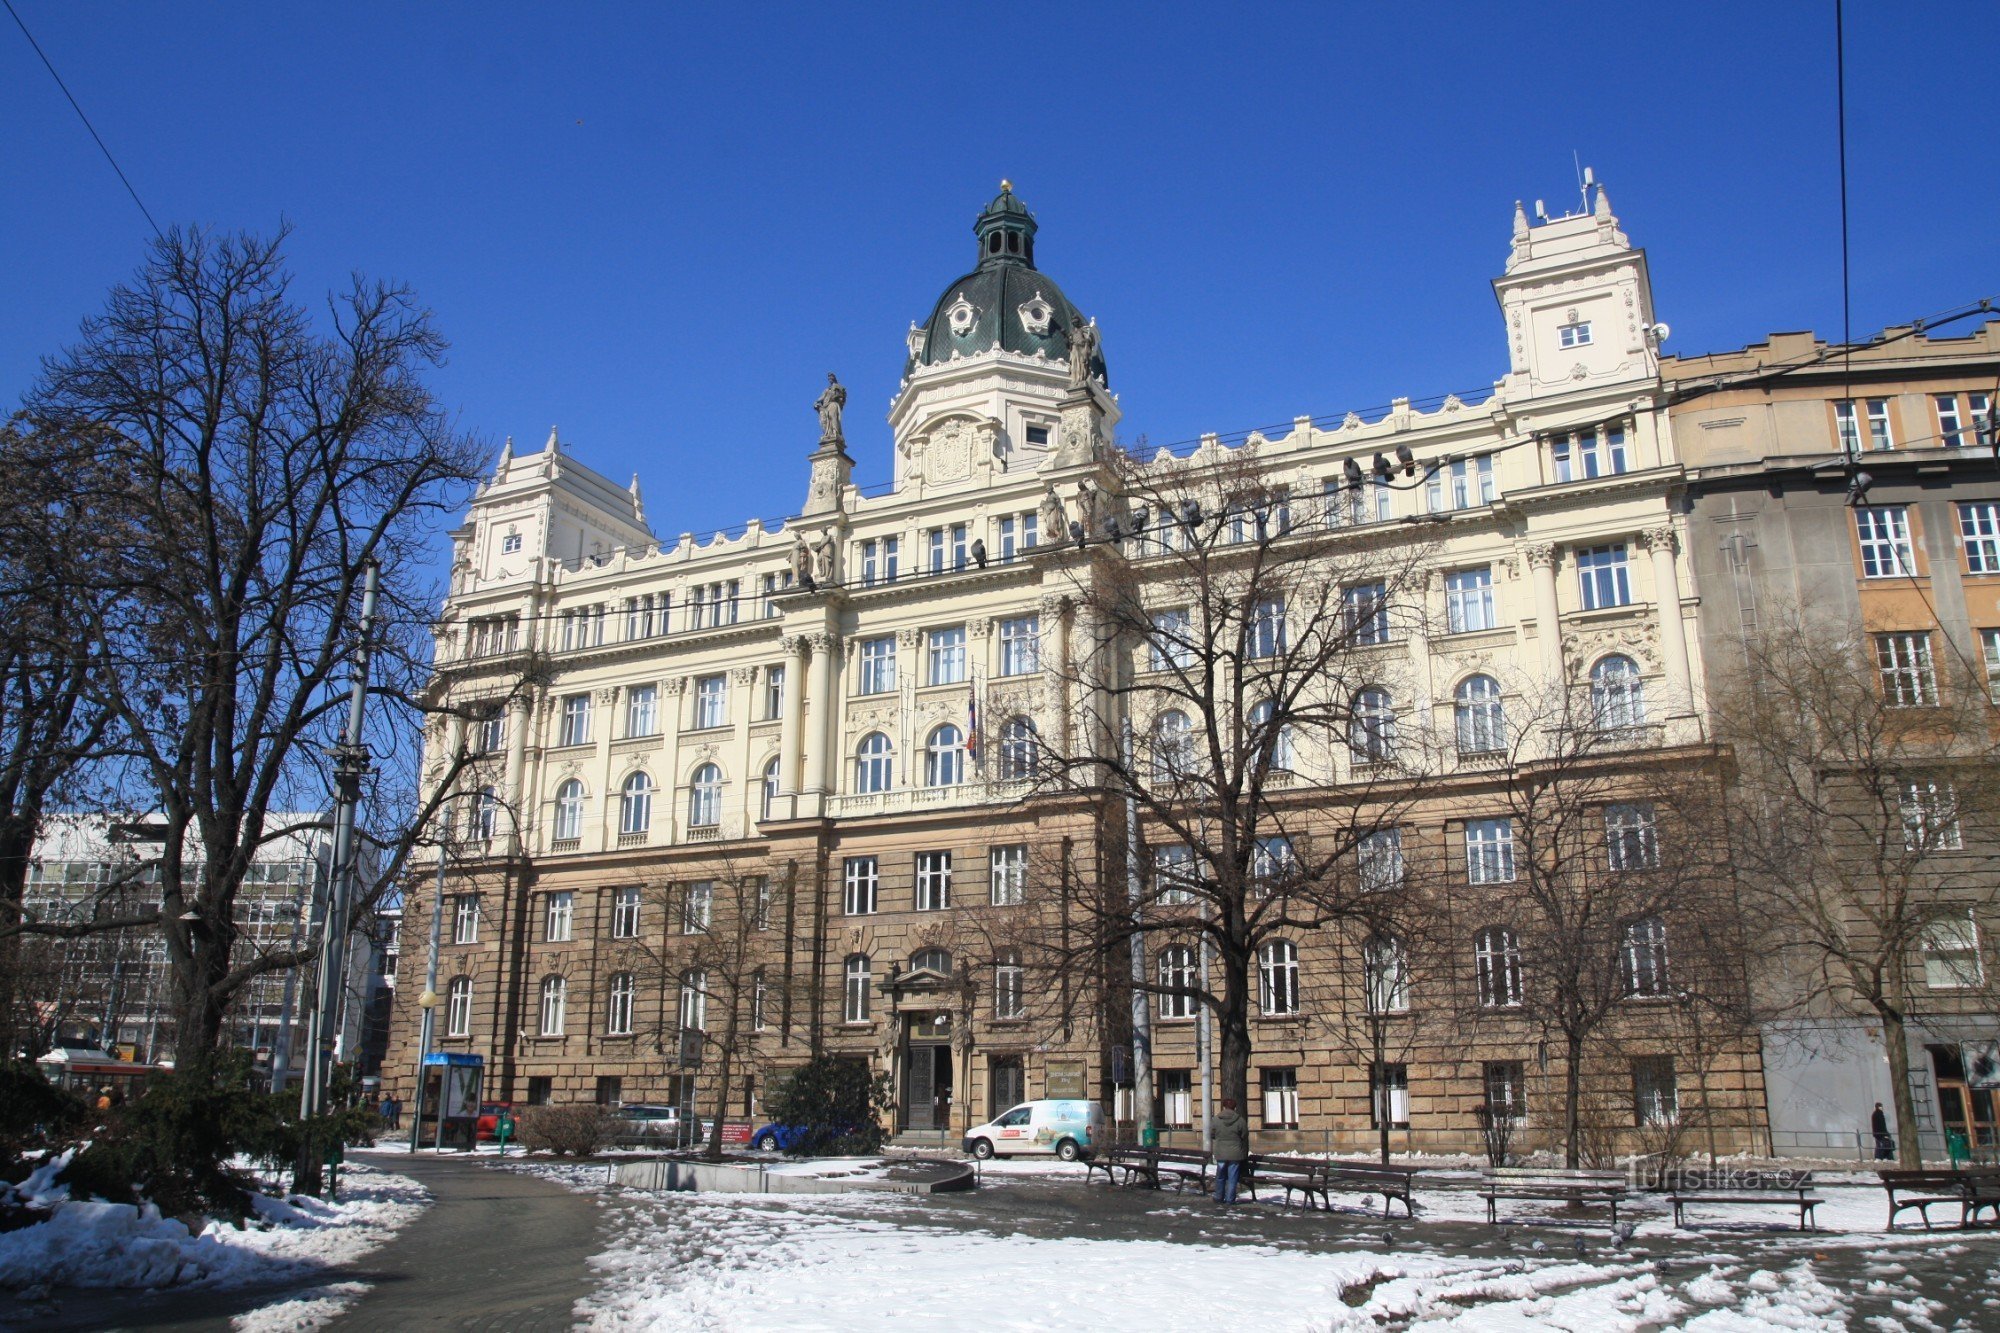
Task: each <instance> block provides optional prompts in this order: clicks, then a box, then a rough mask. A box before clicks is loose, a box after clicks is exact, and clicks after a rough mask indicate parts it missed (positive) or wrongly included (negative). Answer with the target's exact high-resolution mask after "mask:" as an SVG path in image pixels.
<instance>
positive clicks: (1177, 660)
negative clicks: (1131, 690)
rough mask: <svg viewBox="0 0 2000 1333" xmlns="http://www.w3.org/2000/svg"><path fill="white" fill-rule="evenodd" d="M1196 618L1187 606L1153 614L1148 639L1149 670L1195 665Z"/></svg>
mask: <svg viewBox="0 0 2000 1333" xmlns="http://www.w3.org/2000/svg"><path fill="white" fill-rule="evenodd" d="M1192 629H1193V621H1192V620H1191V619H1190V617H1189V615H1188V612H1187V609H1186V608H1185V607H1178V608H1176V609H1174V610H1171V611H1155V612H1154V613H1153V632H1152V633H1151V634H1150V635H1148V636H1147V639H1146V669H1147V670H1148V671H1172V670H1174V669H1176V668H1179V669H1180V670H1183V671H1185V670H1187V669H1188V668H1189V667H1191V666H1193V665H1194V640H1193V637H1192Z"/></svg>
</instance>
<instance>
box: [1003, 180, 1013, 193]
mask: <svg viewBox="0 0 2000 1333" xmlns="http://www.w3.org/2000/svg"><path fill="white" fill-rule="evenodd" d="M1000 193H1002V194H1012V193H1014V182H1012V181H1010V180H1003V181H1001V182H1000Z"/></svg>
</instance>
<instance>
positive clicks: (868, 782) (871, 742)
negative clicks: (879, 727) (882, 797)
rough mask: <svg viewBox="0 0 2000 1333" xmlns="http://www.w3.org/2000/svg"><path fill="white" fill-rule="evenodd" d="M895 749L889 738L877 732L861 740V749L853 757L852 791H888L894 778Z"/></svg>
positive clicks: (872, 732) (870, 733)
mask: <svg viewBox="0 0 2000 1333" xmlns="http://www.w3.org/2000/svg"><path fill="white" fill-rule="evenodd" d="M895 767H896V758H895V747H894V746H892V745H890V744H889V738H888V737H887V736H884V735H883V734H882V733H881V732H879V731H871V732H869V733H868V734H867V735H866V736H864V737H862V738H861V748H860V749H858V750H857V751H855V755H854V790H856V791H858V792H862V793H864V794H865V793H868V792H878V791H887V790H889V784H890V783H891V781H892V780H893V779H894V778H895Z"/></svg>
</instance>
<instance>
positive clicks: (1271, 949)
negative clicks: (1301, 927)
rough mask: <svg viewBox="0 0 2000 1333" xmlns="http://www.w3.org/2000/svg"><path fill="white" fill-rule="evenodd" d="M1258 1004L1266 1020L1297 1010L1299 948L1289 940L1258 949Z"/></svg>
mask: <svg viewBox="0 0 2000 1333" xmlns="http://www.w3.org/2000/svg"><path fill="white" fill-rule="evenodd" d="M1257 1003H1258V1005H1259V1007H1261V1008H1262V1009H1263V1011H1264V1014H1265V1016H1266V1017H1270V1016H1273V1015H1278V1014H1296V1013H1297V1012H1298V1011H1299V946H1298V945H1296V944H1294V943H1292V942H1291V941H1290V940H1272V941H1271V942H1270V943H1268V944H1266V945H1265V946H1264V947H1263V948H1262V949H1260V950H1258V952H1257Z"/></svg>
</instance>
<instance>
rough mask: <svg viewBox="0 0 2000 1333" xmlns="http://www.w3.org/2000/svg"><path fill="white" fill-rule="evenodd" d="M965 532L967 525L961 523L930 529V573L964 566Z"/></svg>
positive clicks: (966, 532) (943, 571) (938, 572)
mask: <svg viewBox="0 0 2000 1333" xmlns="http://www.w3.org/2000/svg"><path fill="white" fill-rule="evenodd" d="M967 534H968V528H967V525H965V524H963V523H953V524H952V525H950V526H949V527H942V528H932V529H931V530H930V543H931V573H933V574H943V573H945V572H946V571H948V570H957V569H964V568H965V560H966V538H967Z"/></svg>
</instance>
